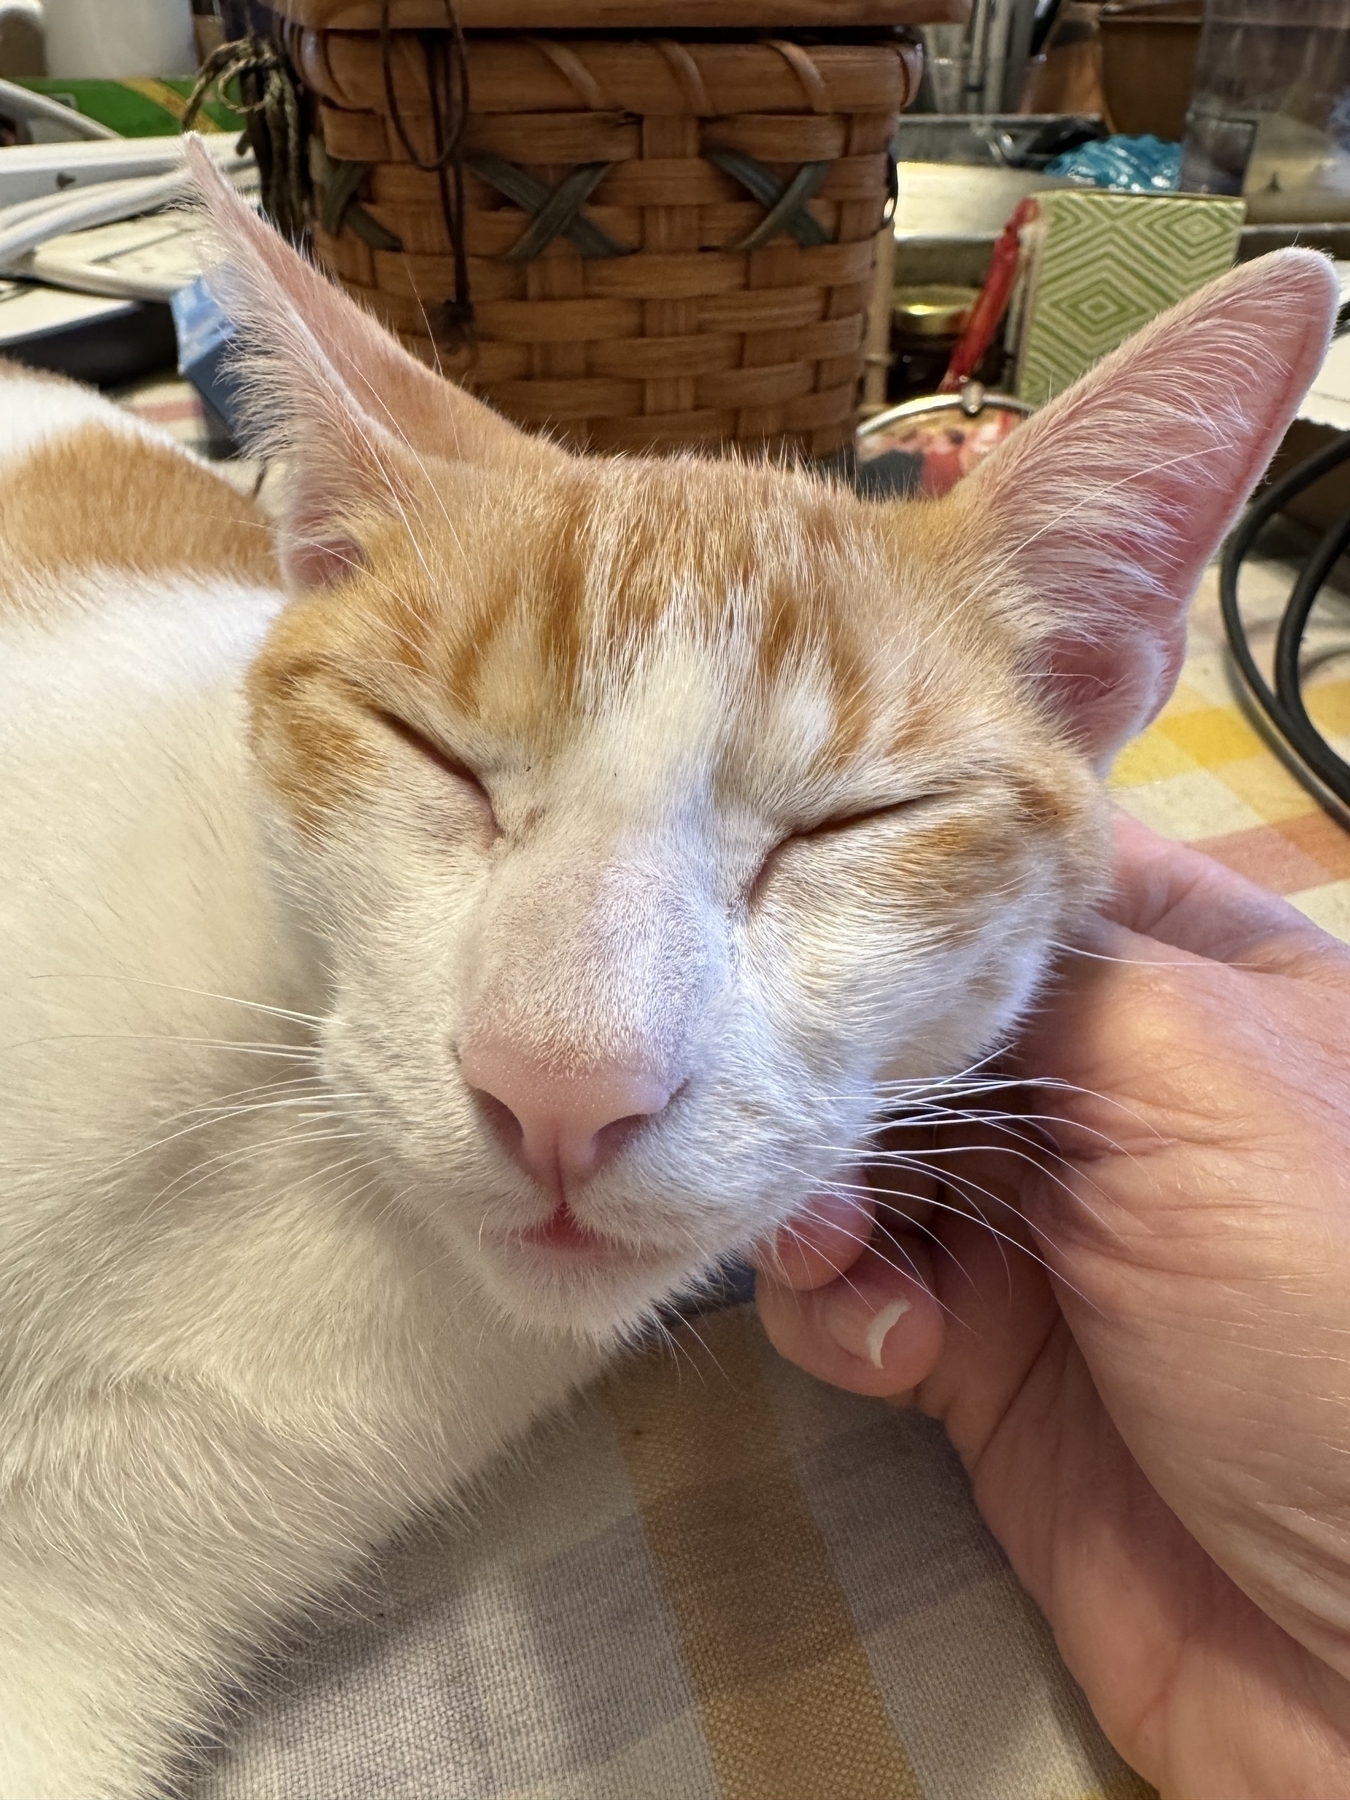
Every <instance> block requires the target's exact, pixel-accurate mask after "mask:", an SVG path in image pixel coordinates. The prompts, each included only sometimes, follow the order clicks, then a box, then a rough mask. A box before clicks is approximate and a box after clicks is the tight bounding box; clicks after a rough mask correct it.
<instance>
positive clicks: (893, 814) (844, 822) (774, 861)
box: [746, 792, 951, 906]
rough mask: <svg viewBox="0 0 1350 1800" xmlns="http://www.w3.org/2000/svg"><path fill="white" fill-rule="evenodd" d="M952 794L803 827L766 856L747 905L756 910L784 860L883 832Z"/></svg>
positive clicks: (864, 810)
mask: <svg viewBox="0 0 1350 1800" xmlns="http://www.w3.org/2000/svg"><path fill="white" fill-rule="evenodd" d="M950 798H951V795H950V794H949V793H941V792H933V793H926V794H911V795H910V796H909V797H908V798H907V799H904V800H888V801H886V802H884V803H883V804H881V805H879V806H865V807H860V808H859V809H858V810H857V811H856V812H847V813H837V814H834V815H832V816H831V817H829V818H825V819H821V820H820V821H819V822H818V823H817V824H815V825H808V826H803V827H802V828H801V829H800V830H799V831H792V832H789V833H788V834H787V836H786V837H783V838H780V839H779V841H778V842H777V843H776V844H774V845H773V847H772V848H771V849H770V850H769V852H768V854H767V855H766V856H765V858H764V860H763V862H761V864H760V865H759V868H758V869H757V870H756V871H755V874H754V876H753V878H752V880H751V881H750V884H749V886H748V887H747V889H746V899H747V902H748V903H749V904H750V905H752V906H753V904H754V902H755V900H756V899H757V898H758V897H759V895H760V894H761V893H762V892H763V891H764V889H765V887H766V886H767V885H768V883H769V881H770V880H771V879H772V877H773V875H774V874H775V873H776V872H777V870H778V869H779V868H780V867H781V865H782V864H783V863H784V861H785V860H787V859H788V858H791V857H794V856H795V855H797V854H799V853H809V851H810V850H811V848H812V847H813V846H817V845H825V844H828V843H832V842H838V841H839V840H841V839H847V838H848V837H850V836H852V835H854V834H855V833H856V834H858V835H859V836H861V835H862V834H864V833H866V832H868V831H869V830H870V829H872V828H873V827H876V828H882V827H885V826H887V825H891V824H897V823H899V822H900V821H902V820H903V819H905V818H907V817H908V816H910V815H911V814H914V813H917V812H921V811H922V812H926V811H928V810H929V808H931V807H933V806H937V805H940V804H941V803H942V801H944V800H947V799H950Z"/></svg>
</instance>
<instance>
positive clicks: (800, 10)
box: [271, 0, 971, 31]
mask: <svg viewBox="0 0 1350 1800" xmlns="http://www.w3.org/2000/svg"><path fill="white" fill-rule="evenodd" d="M970 3H971V0H664V3H663V5H662V6H661V9H660V13H661V20H660V23H661V29H662V30H663V31H687V30H695V31H697V30H699V29H700V28H702V29H706V30H713V29H717V30H725V29H727V28H728V27H731V28H739V27H745V28H748V29H751V30H776V31H792V30H794V29H800V30H807V29H809V30H813V31H820V30H829V29H831V28H834V29H842V28H847V27H853V26H859V25H937V24H948V23H949V24H957V25H959V24H963V23H964V22H965V20H966V19H967V18H968V16H969V14H970ZM271 6H272V10H273V12H276V13H279V14H280V15H281V16H282V17H283V18H286V19H294V20H296V21H298V23H300V24H301V25H309V26H314V27H321V28H324V29H327V30H329V31H377V30H378V29H379V25H380V14H381V10H382V9H381V4H380V0H271ZM455 12H456V15H457V16H458V19H459V22H460V24H461V25H462V26H463V27H464V29H465V30H466V31H588V30H596V29H601V30H614V31H643V30H647V31H650V30H651V27H652V22H653V21H652V12H653V8H652V5H651V0H455ZM445 19H446V9H445V0H391V4H390V7H389V22H390V24H391V25H393V26H395V27H396V28H399V29H402V30H405V31H424V30H428V29H434V28H435V27H436V26H438V25H444V24H445Z"/></svg>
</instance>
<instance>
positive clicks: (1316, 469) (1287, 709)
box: [1219, 431, 1350, 814]
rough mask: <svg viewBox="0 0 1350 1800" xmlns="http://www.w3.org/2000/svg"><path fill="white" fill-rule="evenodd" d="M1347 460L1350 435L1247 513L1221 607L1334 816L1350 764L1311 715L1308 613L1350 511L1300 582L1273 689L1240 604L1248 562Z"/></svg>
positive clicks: (1224, 576) (1269, 714)
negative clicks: (1285, 512)
mask: <svg viewBox="0 0 1350 1800" xmlns="http://www.w3.org/2000/svg"><path fill="white" fill-rule="evenodd" d="M1344 462H1350V431H1347V432H1344V433H1342V434H1341V435H1340V436H1339V437H1337V438H1335V439H1333V441H1332V442H1331V443H1330V444H1328V445H1327V446H1326V447H1325V449H1323V450H1319V451H1318V452H1317V454H1316V455H1315V456H1310V457H1308V458H1307V460H1306V461H1305V462H1301V463H1300V464H1299V465H1298V466H1297V468H1294V469H1291V470H1290V471H1289V473H1288V474H1287V475H1285V476H1283V477H1282V479H1281V480H1279V481H1277V482H1275V483H1274V485H1273V486H1272V487H1270V488H1269V489H1267V491H1266V492H1265V493H1264V494H1263V495H1262V496H1261V498H1260V499H1259V500H1257V501H1256V502H1255V503H1254V504H1253V505H1252V506H1251V507H1250V508H1249V509H1248V510H1247V512H1246V514H1245V515H1244V517H1243V519H1242V521H1241V523H1240V524H1239V525H1238V527H1237V530H1236V531H1234V533H1233V535H1232V537H1231V538H1230V539H1229V540H1228V544H1227V547H1226V548H1225V550H1224V553H1223V561H1222V563H1221V564H1220V567H1219V605H1220V609H1221V611H1222V613H1223V623H1224V630H1225V632H1226V633H1227V637H1228V647H1229V649H1230V650H1231V651H1232V654H1233V660H1234V661H1235V662H1236V664H1237V666H1238V671H1239V673H1240V674H1241V676H1242V679H1243V682H1244V684H1245V686H1246V688H1247V691H1248V693H1249V695H1250V696H1251V699H1252V701H1253V703H1254V704H1255V706H1256V707H1257V708H1258V709H1259V711H1260V713H1261V714H1263V715H1264V717H1265V720H1266V721H1267V723H1268V725H1269V726H1270V727H1271V728H1272V729H1273V730H1274V732H1275V733H1276V736H1277V739H1278V740H1281V741H1282V742H1279V743H1277V748H1283V750H1284V752H1285V757H1286V760H1287V761H1289V762H1290V763H1291V766H1292V767H1293V769H1294V772H1295V774H1297V775H1298V776H1299V778H1300V779H1301V780H1302V781H1303V782H1304V784H1305V786H1307V787H1308V788H1310V789H1311V791H1312V793H1313V794H1314V795H1315V796H1316V797H1317V799H1318V800H1319V801H1321V802H1322V804H1323V805H1324V806H1325V805H1328V803H1329V802H1330V805H1331V808H1332V809H1333V810H1336V811H1343V812H1345V813H1347V814H1350V763H1347V762H1346V760H1345V758H1344V757H1342V756H1338V755H1337V753H1336V752H1335V751H1334V750H1333V749H1332V748H1331V745H1330V744H1328V743H1327V741H1326V739H1325V738H1324V737H1323V736H1322V734H1321V733H1320V732H1319V731H1318V729H1317V727H1316V726H1315V725H1314V724H1313V722H1312V719H1311V718H1310V717H1309V715H1308V709H1307V707H1306V705H1305V704H1304V700H1303V690H1302V676H1301V672H1300V669H1299V651H1300V648H1301V646H1302V643H1303V636H1304V633H1305V631H1306V630H1307V626H1308V618H1309V615H1310V614H1311V612H1312V609H1313V606H1314V604H1315V603H1316V600H1317V597H1318V595H1319V593H1320V592H1321V590H1322V587H1323V585H1324V583H1325V582H1326V579H1327V577H1328V575H1329V574H1330V573H1331V570H1332V568H1333V567H1334V566H1335V563H1336V559H1337V558H1338V557H1339V556H1340V555H1341V553H1342V551H1343V550H1344V549H1345V548H1346V547H1347V545H1350V510H1347V511H1346V512H1344V513H1342V514H1341V515H1340V516H1339V517H1338V518H1337V519H1336V520H1335V521H1334V523H1333V524H1332V525H1331V527H1330V529H1329V530H1328V531H1327V532H1326V533H1325V534H1324V535H1323V537H1322V538H1321V540H1320V541H1319V543H1318V545H1317V547H1316V549H1315V550H1314V551H1313V553H1312V555H1311V556H1310V557H1309V558H1308V561H1307V563H1306V564H1305V565H1304V568H1303V571H1302V573H1301V574H1300V575H1299V578H1298V580H1297V582H1296V583H1295V584H1294V589H1293V592H1292V594H1291V595H1290V598H1289V604H1288V606H1287V608H1286V609H1285V614H1284V617H1283V619H1282V620H1281V622H1280V629H1279V636H1278V638H1277V641H1276V646H1275V687H1274V689H1273V690H1272V689H1271V687H1270V686H1269V684H1268V683H1267V681H1266V679H1265V677H1264V676H1263V675H1262V673H1261V671H1260V670H1259V669H1258V668H1257V666H1256V661H1255V659H1254V657H1253V656H1252V653H1251V648H1250V646H1249V645H1248V642H1247V633H1246V629H1245V627H1244V625H1243V623H1242V614H1241V610H1240V608H1239V606H1238V578H1239V576H1240V574H1241V572H1242V564H1243V561H1244V560H1245V558H1246V556H1247V553H1248V551H1249V550H1250V549H1251V547H1252V545H1253V544H1254V543H1255V542H1256V539H1257V537H1258V536H1259V535H1260V533H1261V531H1262V530H1263V529H1264V527H1265V526H1266V525H1267V524H1268V523H1269V522H1270V520H1271V519H1272V518H1273V517H1274V516H1275V514H1276V513H1277V512H1279V511H1280V509H1281V508H1282V507H1284V506H1286V505H1287V504H1288V502H1289V501H1290V500H1292V499H1294V498H1295V497H1296V496H1297V495H1298V494H1301V493H1302V492H1303V490H1304V489H1305V488H1309V487H1311V486H1312V485H1313V483H1314V482H1315V481H1320V480H1321V478H1322V476H1323V475H1326V474H1329V473H1330V472H1331V470H1332V469H1335V468H1339V467H1340V465H1341V464H1342V463H1344Z"/></svg>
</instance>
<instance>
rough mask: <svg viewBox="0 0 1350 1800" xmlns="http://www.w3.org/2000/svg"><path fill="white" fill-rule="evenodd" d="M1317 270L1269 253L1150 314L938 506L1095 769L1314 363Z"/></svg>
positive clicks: (1164, 659)
mask: <svg viewBox="0 0 1350 1800" xmlns="http://www.w3.org/2000/svg"><path fill="white" fill-rule="evenodd" d="M1338 301H1339V293H1338V287H1337V282H1336V277H1335V274H1334V272H1333V270H1332V266H1331V264H1330V263H1329V262H1328V261H1327V260H1326V259H1325V258H1324V257H1322V256H1318V255H1316V254H1314V253H1313V252H1311V251H1306V250H1282V251H1277V252H1276V253H1275V254H1274V255H1271V256H1265V257H1261V258H1260V259H1259V260H1257V261H1255V262H1250V263H1246V264H1244V265H1242V266H1241V267H1239V268H1237V269H1234V270H1233V271H1232V272H1231V273H1230V274H1228V275H1225V276H1222V277H1221V278H1220V279H1219V280H1217V281H1214V282H1211V283H1210V284H1209V285H1208V286H1207V287H1204V288H1202V289H1201V290H1200V291H1199V292H1198V293H1196V294H1194V295H1192V296H1191V297H1190V298H1189V299H1188V300H1184V301H1183V302H1182V303H1181V304H1180V305H1179V306H1176V307H1173V308H1172V310H1171V311H1169V312H1167V313H1164V314H1163V315H1162V316H1161V317H1160V318H1159V319H1157V320H1155V321H1154V322H1153V323H1152V324H1151V325H1149V326H1148V327H1147V328H1146V329H1145V330H1144V331H1141V332H1140V333H1139V334H1138V335H1137V336H1136V337H1133V338H1131V339H1129V341H1128V342H1126V343H1125V344H1123V345H1122V346H1121V347H1120V349H1118V350H1116V351H1115V352H1114V353H1113V354H1112V355H1111V356H1109V357H1107V358H1105V359H1104V360H1103V361H1102V362H1101V363H1100V364H1099V365H1098V366H1097V367H1096V368H1095V369H1093V370H1092V371H1091V373H1090V374H1088V375H1087V376H1085V377H1084V379H1083V380H1081V381H1079V382H1078V383H1076V384H1075V386H1073V387H1071V388H1069V389H1068V390H1067V391H1066V392H1065V393H1063V394H1061V395H1060V396H1059V397H1058V398H1057V399H1055V400H1053V401H1051V402H1050V403H1049V404H1048V405H1047V406H1046V407H1044V408H1043V409H1042V410H1041V411H1040V412H1039V413H1037V414H1036V415H1035V416H1034V417H1033V418H1032V419H1030V420H1029V421H1028V422H1027V423H1026V424H1025V425H1022V426H1019V427H1018V429H1017V430H1016V431H1015V432H1014V433H1013V434H1012V436H1011V437H1009V438H1008V439H1007V440H1006V442H1005V443H1004V444H1003V445H1002V446H1000V448H999V449H998V450H997V451H995V452H994V454H993V455H991V456H990V457H989V458H988V460H987V461H986V462H984V463H983V464H981V465H980V466H979V467H978V468H977V469H976V470H975V471H974V472H973V473H972V474H971V475H970V476H968V477H967V478H966V479H965V480H964V481H962V482H961V483H959V484H958V486H957V487H956V489H955V490H954V491H953V492H952V494H951V496H950V497H949V501H947V502H941V503H940V504H943V505H948V504H950V505H951V506H953V507H954V508H955V510H956V514H957V521H958V523H957V530H958V532H959V534H960V537H961V539H962V540H963V541H964V542H966V543H967V544H969V543H970V542H972V541H978V542H979V543H980V544H982V545H985V546H988V548H989V550H990V551H991V558H990V560H989V561H987V562H985V566H984V570H983V573H982V574H981V576H980V578H979V579H980V581H981V585H985V586H987V589H988V591H989V592H990V594H991V596H992V597H994V598H995V600H996V602H997V603H1001V604H1002V605H1004V606H1005V607H1008V608H1011V609H1012V612H1013V615H1014V617H1015V619H1016V622H1017V626H1018V629H1019V630H1020V631H1021V632H1022V633H1023V635H1024V639H1025V641H1026V642H1027V643H1028V646H1029V649H1030V653H1031V656H1032V659H1033V668H1034V669H1035V671H1036V673H1037V674H1038V675H1039V676H1040V677H1041V678H1042V679H1043V682H1044V690H1043V691H1044V693H1045V696H1046V700H1047V703H1048V705H1049V706H1050V707H1051V709H1052V710H1054V711H1055V712H1056V713H1057V714H1058V715H1059V717H1060V718H1061V719H1062V720H1063V721H1064V723H1065V724H1066V725H1067V726H1068V728H1069V730H1070V731H1071V733H1072V734H1073V736H1074V737H1075V739H1076V740H1077V741H1078V742H1079V743H1080V744H1081V745H1082V746H1083V748H1084V749H1085V750H1086V751H1087V752H1088V753H1089V754H1090V755H1091V756H1092V757H1093V759H1094V760H1095V761H1096V762H1097V763H1099V764H1100V765H1105V764H1106V763H1108V762H1109V761H1110V759H1111V757H1112V756H1113V755H1114V754H1115V752H1116V751H1117V750H1118V749H1119V748H1120V746H1121V745H1122V744H1123V743H1124V742H1125V741H1126V740H1127V739H1128V738H1130V737H1132V736H1133V735H1134V733H1135V732H1137V731H1140V730H1142V729H1143V727H1144V726H1145V725H1146V724H1147V723H1148V722H1149V720H1150V719H1151V718H1152V717H1153V716H1154V714H1155V713H1156V712H1157V711H1158V709H1159V708H1160V707H1161V706H1162V704H1163V703H1164V701H1165V700H1166V699H1167V697H1168V695H1169V694H1170V693H1171V691H1172V688H1173V686H1174V685H1175V683H1176V679H1177V676H1178V674H1179V672H1180V669H1181V663H1182V658H1183V655H1184V652H1185V643H1186V609H1187V606H1188V605H1189V603H1190V599H1191V596H1192V594H1193V592H1194V590H1195V587H1196V585H1197V583H1198V581H1199V579H1200V575H1201V573H1202V571H1203V570H1204V568H1205V565H1206V563H1207V562H1208V561H1209V559H1210V558H1211V557H1212V556H1213V555H1214V553H1215V551H1216V550H1217V548H1218V546H1219V544H1220V543H1221V542H1222V540H1223V537H1224V535H1225V533H1226V532H1227V530H1228V528H1229V526H1230V525H1231V524H1232V522H1233V519H1234V517H1235V515H1236V513H1237V511H1238V509H1239V508H1240V507H1241V505H1242V503H1243V502H1244V501H1245V500H1246V498H1247V496H1248V494H1249V493H1250V491H1251V489H1252V487H1253V486H1254V485H1255V483H1256V482H1257V480H1258V479H1259V478H1260V476H1261V474H1262V473H1263V471H1264V470H1265V467H1266V465H1267V463H1268V462H1269V461H1270V458H1271V456H1272V454H1273V453H1274V451H1275V449H1276V447H1277V446H1278V444H1279V442H1280V439H1281V437H1282V435H1283V433H1284V431H1285V429H1286V427H1287V426H1288V424H1289V422H1290V420H1291V419H1292V417H1293V416H1294V413H1295V411H1296V409H1297V407H1298V404H1299V401H1300V400H1301V398H1302V396H1303V394H1304V392H1305V390H1306V389H1307V387H1308V385H1309V383H1310V382H1311V380H1312V378H1313V376H1314V375H1315V374H1316V372H1317V370H1318V368H1319V366H1320V364H1321V361H1322V358H1323V356H1324V355H1325V353H1326V347H1327V342H1328V338H1329V335H1330V332H1331V328H1332V325H1333V323H1334V321H1335V317H1336V309H1337V305H1338Z"/></svg>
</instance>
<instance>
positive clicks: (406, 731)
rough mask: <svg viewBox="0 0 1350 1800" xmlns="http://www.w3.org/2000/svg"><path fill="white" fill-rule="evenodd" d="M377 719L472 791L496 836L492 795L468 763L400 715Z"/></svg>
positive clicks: (380, 714) (388, 714) (381, 714)
mask: <svg viewBox="0 0 1350 1800" xmlns="http://www.w3.org/2000/svg"><path fill="white" fill-rule="evenodd" d="M375 716H376V718H377V719H378V720H379V721H380V723H381V724H382V725H383V726H384V727H385V728H386V730H388V731H391V732H392V733H393V734H394V736H395V737H397V738H400V739H402V741H403V742H404V743H405V744H406V745H407V746H408V748H409V749H410V750H414V751H416V753H417V755H418V756H420V757H421V758H422V760H423V761H424V762H426V763H429V764H430V765H431V767H432V768H433V769H435V770H436V771H437V772H438V773H439V774H441V775H443V776H448V777H449V779H450V780H451V781H453V782H455V783H457V784H458V785H459V786H460V787H461V788H466V789H468V791H469V795H470V796H471V797H472V798H473V799H474V800H476V801H477V802H478V804H479V805H480V807H481V808H482V809H483V811H484V814H485V818H486V820H487V821H488V822H490V824H491V827H492V830H493V832H494V834H495V833H496V832H497V831H498V830H499V829H500V827H499V826H498V824H497V815H496V813H495V812H494V811H493V807H492V796H491V795H490V794H489V793H488V791H487V789H486V788H485V787H484V785H483V783H482V782H481V781H480V780H479V778H478V776H477V775H475V773H474V772H473V770H472V769H471V768H470V767H469V766H468V764H467V763H464V762H461V761H460V759H459V758H458V757H457V756H453V755H452V754H451V753H450V751H448V750H446V749H444V748H443V747H442V746H441V745H440V744H438V743H436V742H435V740H434V739H432V738H429V737H428V736H427V735H426V733H425V732H423V731H419V730H418V728H417V726H416V725H411V724H409V722H408V721H407V719H405V718H402V717H401V716H400V715H399V714H398V713H393V712H386V711H380V712H378V713H377V714H376V715H375Z"/></svg>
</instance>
